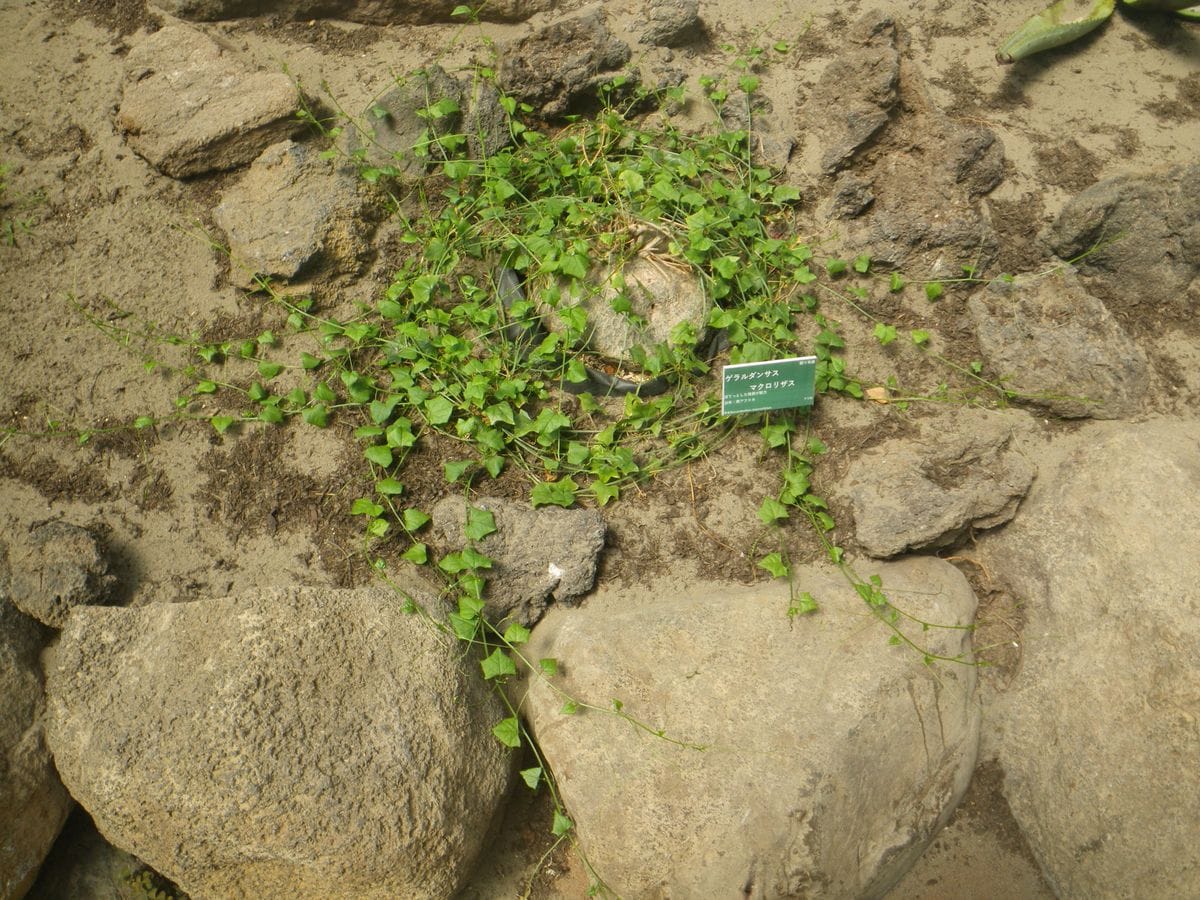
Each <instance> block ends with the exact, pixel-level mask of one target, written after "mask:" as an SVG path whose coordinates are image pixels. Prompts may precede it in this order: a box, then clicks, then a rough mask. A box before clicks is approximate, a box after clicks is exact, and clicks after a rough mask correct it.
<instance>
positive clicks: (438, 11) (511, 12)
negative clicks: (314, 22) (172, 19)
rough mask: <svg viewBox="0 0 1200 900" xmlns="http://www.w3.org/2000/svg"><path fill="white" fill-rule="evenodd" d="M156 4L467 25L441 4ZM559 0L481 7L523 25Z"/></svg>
mask: <svg viewBox="0 0 1200 900" xmlns="http://www.w3.org/2000/svg"><path fill="white" fill-rule="evenodd" d="M151 5H153V6H155V7H157V8H158V9H160V10H162V11H163V12H165V13H167V14H168V15H172V16H176V17H177V18H181V19H194V20H199V21H214V20H216V19H236V18H241V17H242V16H260V15H265V14H275V15H285V16H289V17H290V18H293V19H316V18H325V17H328V18H336V19H344V20H345V21H347V22H361V23H363V24H365V25H420V24H427V23H433V22H450V21H461V19H458V20H456V19H454V17H453V16H451V12H452V11H453V10H454V8H455V7H456V6H457V5H458V4H456V3H443V2H440V0H151ZM553 6H554V0H495V2H490V0H489V2H488V3H483V4H480V5H479V6H478V7H477V11H478V14H479V17H480V18H481V19H484V20H486V21H489V22H521V21H524V20H525V19H528V18H529V17H530V16H532V15H534V14H535V13H539V12H544V11H546V10H548V9H551V8H553Z"/></svg>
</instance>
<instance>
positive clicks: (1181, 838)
mask: <svg viewBox="0 0 1200 900" xmlns="http://www.w3.org/2000/svg"><path fill="white" fill-rule="evenodd" d="M1046 455H1047V457H1050V458H1048V459H1047V460H1046V461H1045V462H1044V463H1043V464H1042V467H1041V468H1042V471H1041V474H1040V475H1039V477H1038V481H1037V483H1036V484H1035V485H1034V488H1033V490H1032V491H1031V492H1030V494H1029V497H1028V498H1027V499H1026V500H1025V503H1024V504H1023V505H1022V508H1021V513H1020V515H1019V516H1017V518H1016V519H1015V520H1014V521H1013V522H1012V523H1011V524H1010V525H1009V526H1008V527H1006V528H1005V529H1004V530H1003V531H1002V532H999V533H997V534H995V535H989V536H985V537H984V539H983V540H982V541H981V544H980V548H979V550H978V552H979V553H980V555H981V559H982V561H983V562H984V563H985V565H987V566H988V568H989V569H990V570H991V571H992V572H993V573H996V574H998V575H999V576H1001V577H1003V579H1004V580H1006V581H1007V582H1008V584H1009V587H1010V589H1011V590H1012V592H1013V593H1014V594H1015V595H1016V596H1018V597H1021V598H1022V599H1023V600H1024V601H1025V608H1026V610H1027V615H1028V620H1027V622H1026V624H1025V629H1024V631H1025V647H1024V659H1023V663H1022V669H1021V672H1020V674H1019V675H1018V677H1017V680H1016V682H1015V683H1014V685H1013V688H1012V689H1011V690H1010V692H1009V693H1008V694H1007V695H1006V696H1005V699H1004V702H1003V704H1002V705H1001V706H1000V707H999V708H998V709H997V711H996V714H995V716H994V718H995V719H996V720H997V721H996V727H997V728H998V730H999V744H998V746H999V761H1000V764H1001V765H1002V767H1003V768H1004V772H1005V779H1004V790H1005V794H1006V795H1007V797H1008V801H1009V804H1010V805H1011V807H1012V811H1013V814H1014V815H1015V816H1016V818H1017V821H1018V822H1019V823H1020V824H1021V828H1022V830H1023V831H1024V833H1025V836H1026V837H1027V838H1028V839H1029V843H1030V845H1031V846H1032V848H1033V852H1034V854H1035V855H1036V856H1037V858H1038V861H1039V863H1040V865H1041V867H1042V870H1043V872H1044V873H1045V874H1046V876H1047V877H1048V878H1049V879H1050V881H1051V882H1052V884H1053V886H1054V888H1055V890H1056V892H1057V894H1058V896H1060V897H1069V898H1075V897H1088V898H1116V897H1192V896H1195V895H1196V886H1197V885H1198V884H1200V844H1198V843H1197V841H1196V828H1195V824H1196V810H1197V809H1200V767H1197V765H1196V760H1197V759H1200V724H1198V722H1200V662H1198V660H1200V595H1198V594H1197V591H1196V576H1195V569H1196V548H1197V547H1200V524H1198V523H1200V509H1198V506H1200V502H1198V501H1197V497H1200V427H1198V426H1197V423H1196V422H1194V421H1192V422H1179V421H1176V422H1167V421H1157V422H1156V421H1151V422H1143V423H1138V424H1136V425H1129V424H1124V423H1107V422H1106V423H1094V424H1091V425H1089V426H1088V427H1085V428H1083V429H1081V430H1080V431H1078V432H1077V433H1075V434H1073V435H1071V436H1070V437H1069V438H1061V439H1060V441H1059V442H1056V443H1055V444H1053V445H1051V446H1050V447H1049V448H1048V449H1047V454H1046Z"/></svg>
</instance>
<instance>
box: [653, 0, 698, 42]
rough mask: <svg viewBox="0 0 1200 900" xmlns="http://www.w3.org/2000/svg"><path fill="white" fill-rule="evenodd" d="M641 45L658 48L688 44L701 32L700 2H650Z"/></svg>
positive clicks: (696, 0)
mask: <svg viewBox="0 0 1200 900" xmlns="http://www.w3.org/2000/svg"><path fill="white" fill-rule="evenodd" d="M644 21H645V25H644V27H643V28H642V33H641V35H640V37H638V41H639V43H642V44H654V45H656V46H658V47H678V46H680V45H681V44H686V43H687V42H688V41H689V40H691V39H692V38H693V37H695V36H696V35H697V34H698V33H699V30H700V4H699V2H698V0H650V2H649V3H648V4H647V9H646V10H645V20H644Z"/></svg>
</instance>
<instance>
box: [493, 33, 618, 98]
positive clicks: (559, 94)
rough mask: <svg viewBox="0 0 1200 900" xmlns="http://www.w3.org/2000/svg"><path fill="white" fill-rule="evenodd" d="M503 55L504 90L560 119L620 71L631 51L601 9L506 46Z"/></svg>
mask: <svg viewBox="0 0 1200 900" xmlns="http://www.w3.org/2000/svg"><path fill="white" fill-rule="evenodd" d="M500 56H501V60H502V61H501V63H500V70H499V80H500V84H501V86H502V87H503V88H504V90H505V91H506V92H508V93H509V94H511V95H513V96H514V97H517V98H518V99H520V100H522V101H524V102H526V103H529V104H530V105H532V106H533V107H534V108H535V109H537V110H538V112H539V113H540V114H541V115H543V116H546V117H554V116H561V115H563V114H564V113H566V112H567V110H568V108H569V107H570V105H571V103H572V102H573V101H575V100H576V99H579V98H581V97H583V96H584V95H586V94H588V93H590V92H593V91H594V90H595V89H596V88H597V87H598V86H599V85H600V84H602V83H604V82H605V81H608V80H611V79H612V78H613V77H614V76H615V75H617V74H618V72H619V70H620V69H621V67H622V66H624V65H625V64H626V63H627V62H629V58H630V56H631V51H630V49H629V45H628V44H626V43H625V42H624V41H622V40H621V39H620V38H618V37H617V36H616V35H614V34H613V33H612V31H610V30H609V27H608V25H607V24H606V22H605V19H604V15H603V13H602V12H601V11H600V10H598V9H597V10H593V11H591V12H588V13H584V14H582V15H579V16H574V17H572V18H569V19H562V20H559V21H557V22H552V23H551V24H549V25H547V26H545V27H544V28H539V29H538V30H537V31H534V32H533V33H532V34H530V35H527V36H526V37H522V38H518V39H516V40H514V41H511V42H509V43H507V44H504V45H502V46H501V47H500Z"/></svg>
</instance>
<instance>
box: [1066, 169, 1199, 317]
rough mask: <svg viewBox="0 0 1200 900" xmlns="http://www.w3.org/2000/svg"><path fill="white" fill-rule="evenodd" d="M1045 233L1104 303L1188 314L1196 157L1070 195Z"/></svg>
mask: <svg viewBox="0 0 1200 900" xmlns="http://www.w3.org/2000/svg"><path fill="white" fill-rule="evenodd" d="M1046 239H1047V241H1048V243H1049V245H1050V247H1051V249H1053V250H1054V252H1055V253H1056V254H1057V255H1058V256H1059V257H1060V258H1062V259H1076V258H1077V257H1080V256H1081V255H1082V254H1084V253H1086V254H1087V256H1085V257H1083V258H1081V259H1079V260H1078V263H1077V265H1078V267H1079V272H1080V274H1081V275H1082V276H1083V282H1084V285H1085V286H1086V287H1087V289H1088V290H1089V291H1090V292H1092V293H1094V294H1095V295H1096V296H1097V297H1099V298H1100V299H1101V300H1103V301H1104V302H1105V303H1106V304H1107V305H1108V307H1109V309H1111V310H1113V311H1116V312H1121V311H1126V310H1128V311H1131V312H1134V313H1136V312H1137V311H1138V310H1139V309H1144V308H1146V307H1155V308H1159V309H1170V310H1172V311H1173V312H1174V313H1175V314H1177V315H1178V314H1184V315H1187V314H1191V313H1193V312H1194V311H1195V310H1196V308H1197V305H1198V304H1200V163H1197V164H1192V165H1190V166H1177V167H1176V168H1174V169H1171V170H1169V171H1166V172H1160V173H1155V174H1149V175H1122V176H1118V177H1116V178H1109V179H1107V180H1105V181H1101V182H1100V183H1099V184H1094V185H1092V186H1091V187H1090V188H1088V189H1087V190H1085V191H1084V192H1083V193H1081V194H1080V195H1079V196H1077V197H1075V198H1074V199H1073V200H1071V201H1070V202H1069V203H1067V205H1066V206H1065V207H1064V208H1063V211H1062V213H1060V214H1059V217H1058V219H1057V221H1055V223H1054V224H1053V225H1052V226H1051V227H1050V229H1049V231H1048V233H1047V235H1046Z"/></svg>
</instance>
